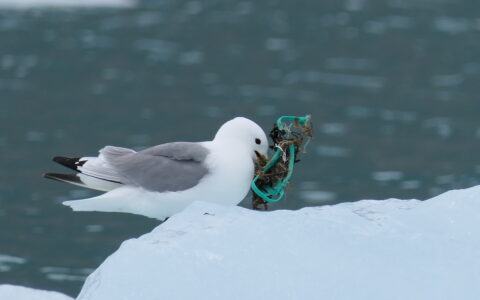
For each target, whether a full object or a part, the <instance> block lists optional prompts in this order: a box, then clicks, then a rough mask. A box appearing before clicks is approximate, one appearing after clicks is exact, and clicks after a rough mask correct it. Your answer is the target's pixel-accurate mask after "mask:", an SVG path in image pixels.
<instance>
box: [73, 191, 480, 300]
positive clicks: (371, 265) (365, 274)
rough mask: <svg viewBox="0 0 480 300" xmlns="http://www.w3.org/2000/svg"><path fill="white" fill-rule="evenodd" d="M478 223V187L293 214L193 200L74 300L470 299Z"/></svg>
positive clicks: (104, 268)
mask: <svg viewBox="0 0 480 300" xmlns="http://www.w3.org/2000/svg"><path fill="white" fill-rule="evenodd" d="M479 217H480V186H477V187H473V188H470V189H465V190H456V191H450V192H447V193H445V194H442V195H440V196H438V197H435V198H433V199H430V200H428V201H424V202H422V201H418V200H397V199H389V200H384V201H375V200H363V201H359V202H356V203H344V204H338V205H334V206H323V207H312V208H304V209H301V210H299V211H273V212H258V211H252V210H248V209H244V208H240V207H233V206H232V207H227V206H218V205H215V204H212V203H203V202H195V203H194V204H192V205H191V206H190V207H188V208H187V209H186V210H185V211H183V212H182V213H179V214H177V215H175V216H173V217H172V218H170V219H169V220H168V221H167V222H165V223H163V224H161V225H160V226H158V227H157V228H156V229H154V230H153V231H152V232H151V233H148V234H145V235H143V236H141V237H140V238H138V239H131V240H128V241H125V242H124V243H123V244H122V245H121V247H120V249H119V250H117V251H116V252H115V253H114V254H112V255H111V256H110V257H109V258H107V260H106V261H105V262H104V263H103V264H102V265H101V266H100V267H99V268H98V269H97V270H96V271H95V272H94V273H92V274H91V275H90V276H89V277H88V279H87V281H86V283H85V285H84V287H83V289H82V291H81V293H80V295H79V297H78V299H79V300H93V299H101V300H105V299H116V300H121V299H129V300H130V299H143V300H149V299H152V300H153V299H155V300H156V299H222V300H223V299H229V300H232V299H335V300H342V299H346V300H359V299H368V300H375V299H382V300H383V299H389V300H392V299H399V300H400V299H401V300H405V299H436V300H442V299H452V300H453V299H455V300H457V299H462V300H470V299H472V300H474V299H475V300H477V299H479V295H480V284H479V283H480V218H479Z"/></svg>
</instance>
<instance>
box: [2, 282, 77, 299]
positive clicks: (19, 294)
mask: <svg viewBox="0 0 480 300" xmlns="http://www.w3.org/2000/svg"><path fill="white" fill-rule="evenodd" d="M0 299H5V300H7V299H8V300H73V298H70V297H68V296H66V295H64V294H61V293H57V292H51V291H42V290H36V289H32V288H27V287H23V286H16V285H10V284H1V285H0Z"/></svg>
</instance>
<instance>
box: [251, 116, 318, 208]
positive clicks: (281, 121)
mask: <svg viewBox="0 0 480 300" xmlns="http://www.w3.org/2000/svg"><path fill="white" fill-rule="evenodd" d="M286 122H292V123H290V125H287V124H286ZM309 122H310V116H309V115H307V116H305V117H294V116H282V117H280V118H278V119H277V122H276V125H277V127H278V129H279V130H280V132H282V133H283V135H284V141H285V142H287V144H288V149H284V148H282V145H279V144H276V145H275V148H276V149H277V150H276V151H275V153H274V154H273V156H272V158H271V159H270V160H269V161H268V163H267V164H266V165H265V166H264V167H263V169H262V170H261V171H260V174H258V175H257V176H255V178H254V179H253V181H252V184H251V188H252V190H253V192H254V193H255V194H257V195H258V196H259V197H260V198H262V199H263V200H265V201H267V202H278V201H280V199H282V198H283V196H284V195H285V188H286V187H287V186H288V183H289V181H290V178H291V177H292V174H293V166H294V164H295V154H296V153H297V152H298V147H300V146H301V145H300V144H301V142H303V138H302V140H301V142H300V144H297V143H295V142H294V137H292V136H291V134H290V130H291V126H292V125H293V124H295V125H296V126H299V127H301V128H303V129H305V128H309ZM310 134H311V133H310ZM310 136H311V135H309V137H310ZM274 142H275V141H274ZM286 151H288V153H286ZM280 159H282V160H283V162H286V160H288V171H287V172H286V175H285V177H283V178H282V179H281V180H280V181H278V182H277V183H276V184H275V185H273V186H271V185H266V184H261V186H259V180H260V182H261V181H262V180H261V179H262V177H264V176H268V173H267V172H268V171H269V170H270V169H271V168H272V167H273V166H275V165H276V164H278V163H279V162H280Z"/></svg>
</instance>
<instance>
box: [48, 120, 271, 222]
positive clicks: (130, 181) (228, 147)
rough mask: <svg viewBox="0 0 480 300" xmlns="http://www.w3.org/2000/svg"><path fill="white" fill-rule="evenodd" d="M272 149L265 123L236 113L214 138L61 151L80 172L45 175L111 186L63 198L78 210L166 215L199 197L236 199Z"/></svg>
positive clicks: (217, 200)
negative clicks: (89, 152) (94, 152)
mask: <svg viewBox="0 0 480 300" xmlns="http://www.w3.org/2000/svg"><path fill="white" fill-rule="evenodd" d="M267 152H268V141H267V136H266V135H265V132H264V131H263V130H262V128H261V127H260V126H258V125H257V124H256V123H255V122H253V121H251V120H249V119H247V118H244V117H237V118H234V119H232V120H230V121H228V122H226V123H225V124H223V125H222V126H221V127H220V129H219V130H218V131H217V133H216V135H215V137H214V139H213V140H212V141H205V142H172V143H166V144H161V145H157V146H154V147H151V148H147V149H144V150H141V151H138V152H137V151H134V150H132V149H128V148H122V147H115V146H106V147H104V148H102V149H101V150H100V151H99V155H98V156H97V157H76V158H69V157H61V156H57V157H54V158H53V161H55V162H57V163H59V164H61V165H63V166H65V167H68V168H70V169H73V170H75V171H77V173H75V174H57V173H47V174H44V177H46V178H50V179H54V180H58V181H62V182H67V183H70V184H74V185H78V186H81V187H85V188H89V189H94V190H99V191H104V192H106V193H104V194H101V195H99V196H96V197H92V198H88V199H81V200H71V201H64V202H63V204H64V205H67V206H69V207H71V208H72V209H73V210H74V211H101V212H123V213H133V214H138V215H143V216H146V217H150V218H155V219H159V220H165V219H166V218H168V217H170V216H172V215H173V214H175V213H177V212H179V211H181V210H182V209H183V208H185V207H187V206H188V205H189V204H190V203H192V202H194V201H196V200H201V201H207V202H214V203H218V204H225V205H237V204H238V203H240V201H242V200H243V198H245V196H246V195H247V194H248V191H249V190H250V183H251V181H252V179H253V176H254V169H255V167H254V161H255V159H256V158H257V157H260V156H262V155H263V156H267Z"/></svg>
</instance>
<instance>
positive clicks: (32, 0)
mask: <svg viewBox="0 0 480 300" xmlns="http://www.w3.org/2000/svg"><path fill="white" fill-rule="evenodd" d="M135 4H136V0H0V9H1V8H13V9H23V8H40V7H50V8H54V7H132V6H134V5H135Z"/></svg>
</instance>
